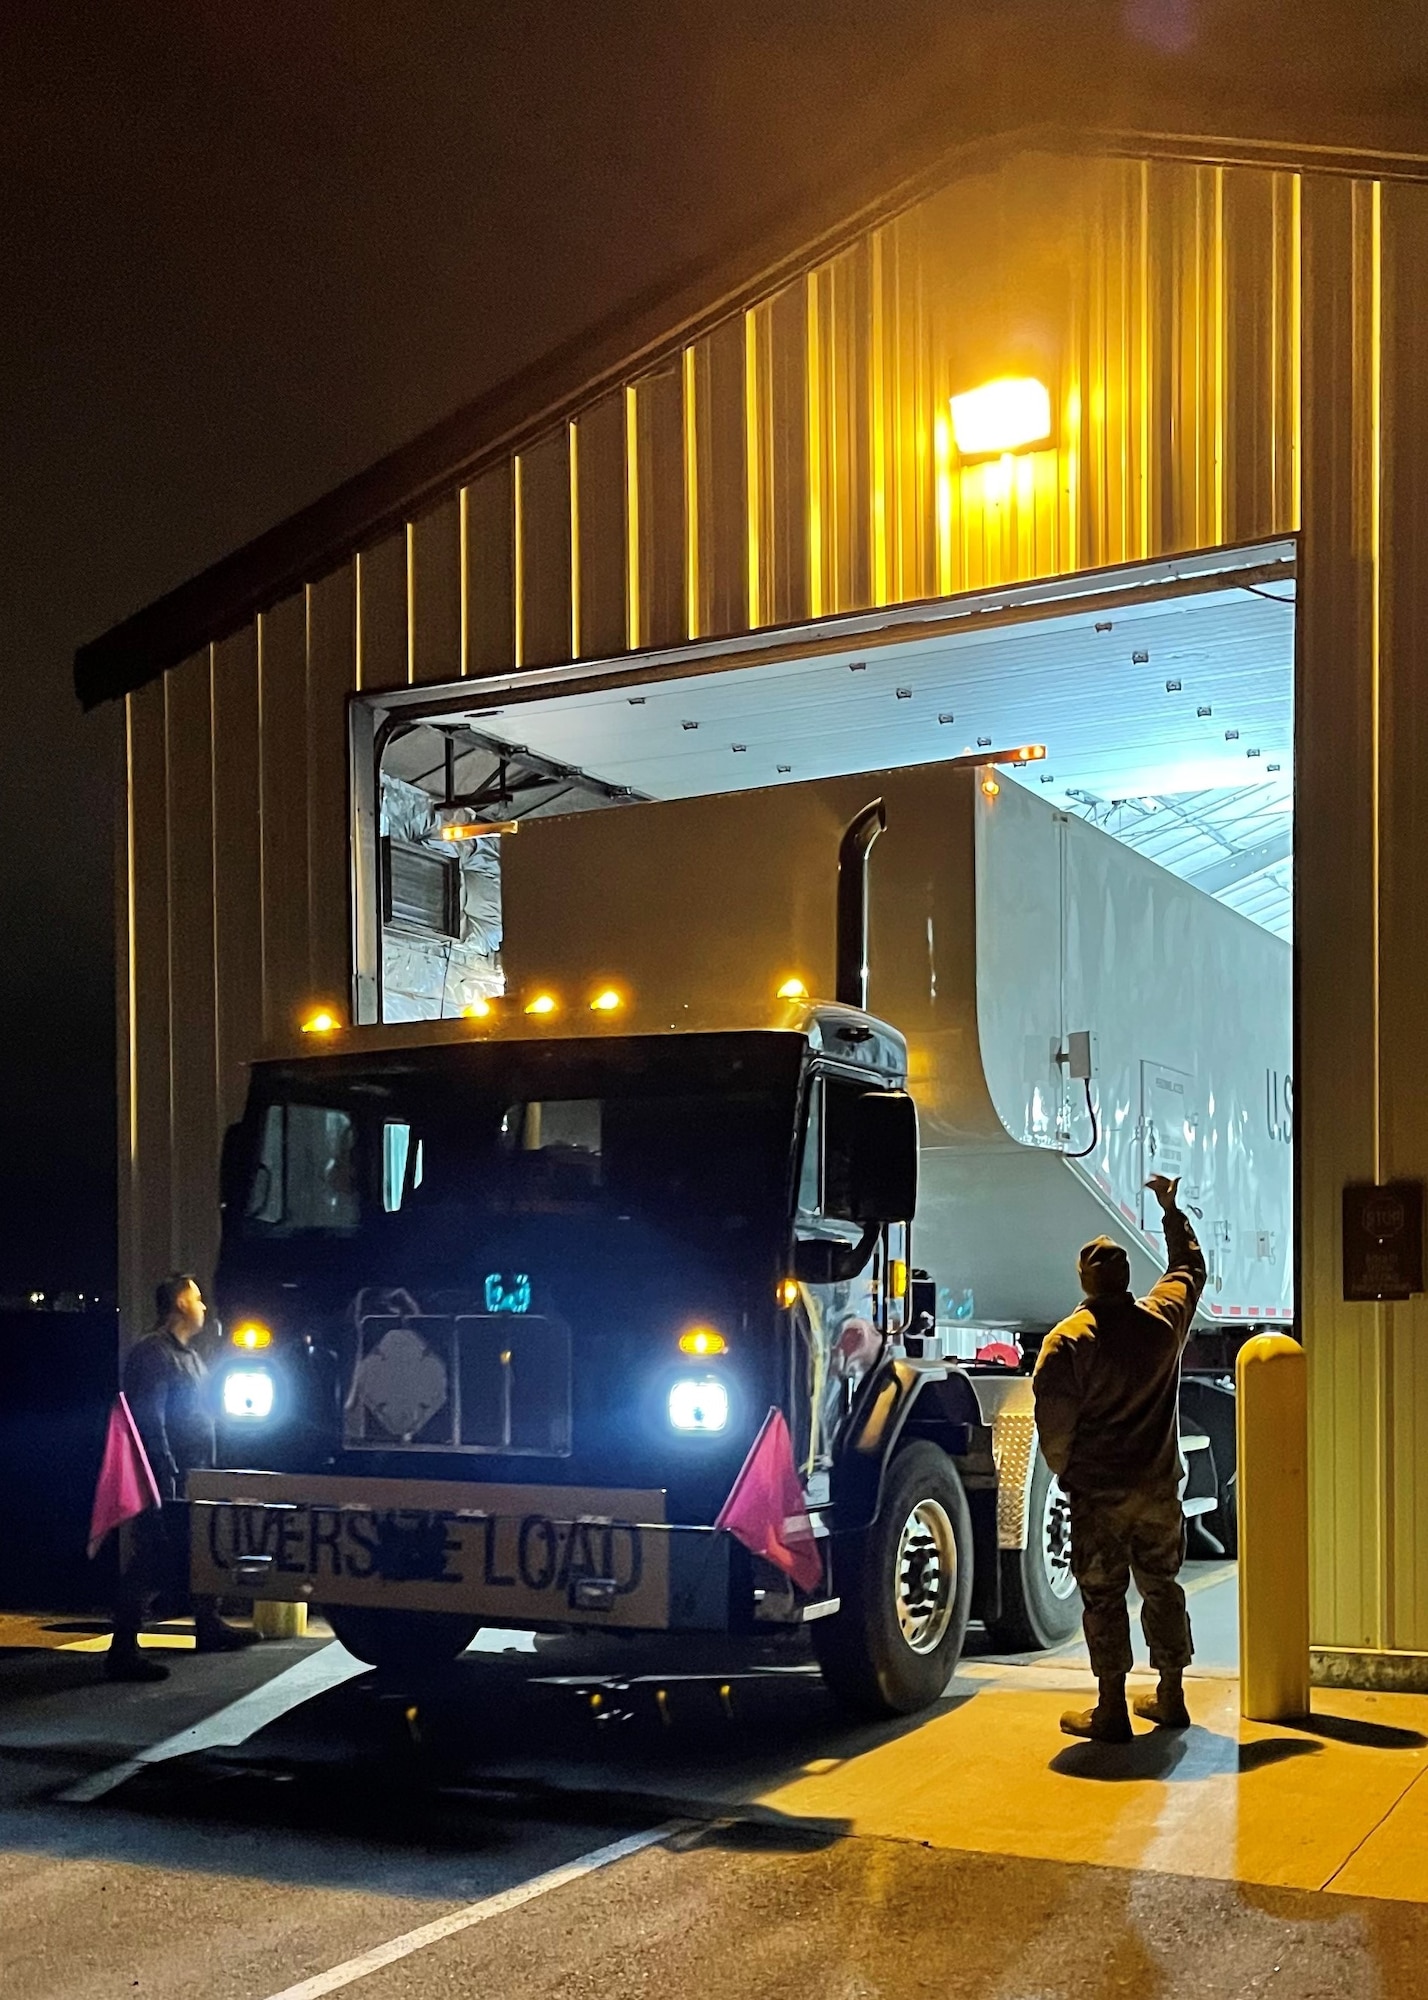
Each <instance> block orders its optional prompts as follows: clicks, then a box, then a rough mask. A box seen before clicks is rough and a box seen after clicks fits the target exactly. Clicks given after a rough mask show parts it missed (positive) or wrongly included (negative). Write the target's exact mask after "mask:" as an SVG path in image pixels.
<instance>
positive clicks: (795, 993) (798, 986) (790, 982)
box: [778, 979, 808, 1000]
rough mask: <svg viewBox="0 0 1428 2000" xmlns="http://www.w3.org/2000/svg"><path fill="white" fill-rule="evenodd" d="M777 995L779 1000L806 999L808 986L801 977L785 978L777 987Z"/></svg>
mask: <svg viewBox="0 0 1428 2000" xmlns="http://www.w3.org/2000/svg"><path fill="white" fill-rule="evenodd" d="M778 997H779V999H780V1000H806V999H807V998H808V988H807V987H806V986H805V985H804V983H803V981H802V980H801V979H785V981H784V982H783V985H782V986H780V988H779V989H778Z"/></svg>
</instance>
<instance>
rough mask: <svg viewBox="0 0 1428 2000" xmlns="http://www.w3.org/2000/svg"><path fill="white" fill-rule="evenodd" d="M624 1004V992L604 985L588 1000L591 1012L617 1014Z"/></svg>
mask: <svg viewBox="0 0 1428 2000" xmlns="http://www.w3.org/2000/svg"><path fill="white" fill-rule="evenodd" d="M624 1004H625V996H624V994H623V993H620V992H617V991H616V989H615V988H614V987H613V986H606V987H603V988H602V989H601V991H600V992H598V993H597V994H596V995H595V998H594V999H593V1000H592V1001H591V1002H590V1011H591V1013H592V1014H618V1013H619V1011H620V1009H621V1008H622V1007H623V1006H624Z"/></svg>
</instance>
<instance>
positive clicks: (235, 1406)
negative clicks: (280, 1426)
mask: <svg viewBox="0 0 1428 2000" xmlns="http://www.w3.org/2000/svg"><path fill="white" fill-rule="evenodd" d="M223 1414H224V1416H225V1417H235V1418H237V1419H238V1420H239V1421H240V1422H241V1421H247V1422H249V1423H261V1422H262V1421H263V1419H264V1418H265V1417H270V1416H271V1415H272V1414H273V1378H272V1375H271V1374H270V1373H269V1371H268V1370H267V1369H266V1368H233V1369H230V1370H229V1372H228V1374H226V1375H225V1376H224V1378H223Z"/></svg>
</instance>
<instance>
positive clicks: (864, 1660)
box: [813, 1439, 972, 1715]
mask: <svg viewBox="0 0 1428 2000" xmlns="http://www.w3.org/2000/svg"><path fill="white" fill-rule="evenodd" d="M834 1577H835V1582H836V1585H837V1588H838V1591H839V1595H840V1596H841V1598H842V1600H843V1601H842V1608H841V1609H840V1610H839V1611H838V1612H837V1613H836V1614H835V1616H833V1617H832V1618H827V1619H820V1620H819V1621H818V1622H817V1623H816V1624H815V1625H814V1627H813V1644H814V1649H815V1651H816V1652H817V1655H818V1664H819V1666H820V1667H821V1668H822V1670H823V1678H824V1680H825V1681H826V1682H827V1684H828V1686H829V1687H830V1688H831V1689H832V1690H833V1692H834V1694H836V1695H837V1696H838V1697H839V1699H840V1700H841V1701H844V1702H846V1703H847V1704H848V1706H849V1707H850V1708H855V1709H857V1710H859V1711H860V1712H861V1713H862V1714H864V1715H911V1714H912V1713H913V1711H914V1710H916V1709H919V1708H927V1707H928V1706H929V1705H930V1704H931V1703H932V1702H934V1701H936V1700H937V1699H938V1698H939V1696H940V1695H941V1694H942V1692H943V1690H944V1689H945V1688H946V1686H947V1683H948V1681H949V1680H950V1679H951V1678H952V1670H953V1668H954V1667H955V1666H956V1664H957V1657H958V1655H959V1654H960V1652H961V1650H962V1640H963V1637H964V1635H965V1633H966V1630H967V1611H968V1607H969V1605H970V1603H971V1599H972V1517H971V1514H970V1512H969V1511H968V1508H967V1496H966V1494H965V1493H964V1492H963V1491H962V1482H961V1480H960V1479H959V1478H958V1476H957V1469H956V1467H955V1466H954V1465H953V1463H952V1461H951V1459H950V1458H949V1457H948V1456H947V1454H946V1452H944V1451H941V1450H939V1449H938V1447H937V1446H936V1445H935V1444H928V1443H926V1442H925V1441H923V1440H921V1439H919V1440H918V1441H916V1442H915V1443H913V1444H910V1445H908V1446H907V1447H906V1449H905V1450H903V1451H900V1452H898V1454H897V1455H896V1457H895V1458H894V1459H893V1461H892V1464H891V1465H890V1466H889V1468H888V1473H887V1480H886V1483H885V1485H884V1487H883V1497H882V1505H881V1507H880V1508H879V1510H878V1517H877V1519H876V1520H875V1521H874V1522H873V1523H872V1525H871V1526H870V1527H868V1528H866V1529H864V1530H863V1531H862V1532H861V1533H860V1534H858V1535H855V1536H850V1537H849V1538H848V1542H847V1545H846V1546H845V1548H844V1549H843V1550H842V1551H841V1561H837V1562H836V1567H835V1571H834Z"/></svg>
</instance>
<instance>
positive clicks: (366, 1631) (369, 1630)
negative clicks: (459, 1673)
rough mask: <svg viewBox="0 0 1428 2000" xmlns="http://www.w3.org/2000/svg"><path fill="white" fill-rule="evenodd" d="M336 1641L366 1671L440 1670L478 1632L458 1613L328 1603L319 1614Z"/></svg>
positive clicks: (477, 1625) (470, 1620) (476, 1625)
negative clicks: (387, 1668) (380, 1668)
mask: <svg viewBox="0 0 1428 2000" xmlns="http://www.w3.org/2000/svg"><path fill="white" fill-rule="evenodd" d="M322 1615H323V1616H324V1618H326V1620H327V1622H328V1624H329V1625H330V1626H331V1627H332V1630H333V1633H334V1634H335V1636H336V1638H337V1640H338V1642H339V1643H340V1644H341V1645H343V1646H345V1647H346V1648H347V1650H348V1652H349V1653H350V1654H351V1655H352V1657H353V1659H355V1660H365V1661H366V1663H367V1665H368V1666H369V1667H397V1668H404V1669H413V1668H421V1667H440V1666H444V1665H445V1664H446V1662H447V1661H448V1660H454V1659H457V1658H458V1657H459V1656H460V1655H461V1654H462V1653H464V1652H465V1651H466V1648H467V1647H468V1646H469V1645H470V1644H471V1641H472V1640H473V1639H474V1638H475V1637H476V1634H477V1633H478V1632H479V1631H480V1629H481V1626H480V1623H479V1621H478V1620H477V1619H475V1618H466V1617H464V1616H463V1615H462V1614H461V1613H460V1612H459V1611H374V1610H370V1609H368V1607H367V1606H366V1605H355V1604H333V1605H329V1606H324V1608H323V1614H322Z"/></svg>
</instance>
